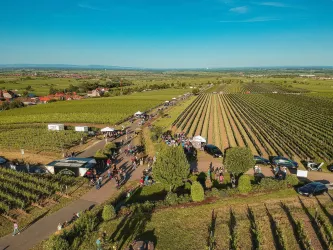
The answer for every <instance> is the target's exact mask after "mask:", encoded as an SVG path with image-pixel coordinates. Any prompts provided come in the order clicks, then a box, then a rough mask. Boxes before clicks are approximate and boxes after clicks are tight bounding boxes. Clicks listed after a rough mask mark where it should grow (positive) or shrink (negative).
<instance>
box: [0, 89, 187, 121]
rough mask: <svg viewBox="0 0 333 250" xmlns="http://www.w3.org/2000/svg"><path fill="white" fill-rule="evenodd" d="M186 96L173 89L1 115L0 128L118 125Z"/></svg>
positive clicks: (48, 106)
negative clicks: (172, 99)
mask: <svg viewBox="0 0 333 250" xmlns="http://www.w3.org/2000/svg"><path fill="white" fill-rule="evenodd" d="M186 92H189V90H186V89H170V90H158V91H149V92H144V93H135V94H132V95H129V96H119V97H111V98H93V99H86V100H81V101H62V102H61V101H60V102H56V103H50V104H45V105H37V106H33V107H27V108H21V109H15V110H8V111H4V112H1V113H0V124H13V123H43V122H67V123H70V122H74V123H91V124H93V123H99V124H101V123H104V124H115V123H117V122H119V121H121V120H123V119H125V118H126V117H128V116H131V115H133V114H134V113H135V112H136V111H138V110H140V111H145V110H148V109H150V108H153V107H155V106H157V105H159V104H161V103H163V102H164V101H166V100H171V98H173V97H177V96H178V95H181V94H184V93H186Z"/></svg>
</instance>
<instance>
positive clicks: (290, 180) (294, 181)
mask: <svg viewBox="0 0 333 250" xmlns="http://www.w3.org/2000/svg"><path fill="white" fill-rule="evenodd" d="M286 182H287V184H288V185H291V186H297V185H298V184H299V180H298V177H297V176H296V175H292V174H290V175H287V178H286Z"/></svg>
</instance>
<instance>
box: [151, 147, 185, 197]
mask: <svg viewBox="0 0 333 250" xmlns="http://www.w3.org/2000/svg"><path fill="white" fill-rule="evenodd" d="M189 173H190V165H189V163H188V162H187V159H186V156H185V153H184V149H183V147H182V146H178V147H169V146H166V145H163V146H162V150H161V152H160V153H159V155H158V157H157V160H156V163H155V165H154V167H153V175H154V178H155V179H156V181H159V182H161V183H162V184H164V185H168V186H170V191H171V190H172V189H173V188H176V187H179V186H182V185H183V184H184V180H186V178H187V176H188V175H189Z"/></svg>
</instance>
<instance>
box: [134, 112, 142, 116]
mask: <svg viewBox="0 0 333 250" xmlns="http://www.w3.org/2000/svg"><path fill="white" fill-rule="evenodd" d="M142 114H143V112H141V111H138V112H136V113H135V114H134V115H142Z"/></svg>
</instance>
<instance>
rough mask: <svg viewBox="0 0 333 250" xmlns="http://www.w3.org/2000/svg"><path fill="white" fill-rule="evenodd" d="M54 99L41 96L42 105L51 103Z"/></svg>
mask: <svg viewBox="0 0 333 250" xmlns="http://www.w3.org/2000/svg"><path fill="white" fill-rule="evenodd" d="M52 99H53V98H51V97H50V96H41V97H39V101H40V102H41V103H48V102H49V101H51V100H52Z"/></svg>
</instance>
